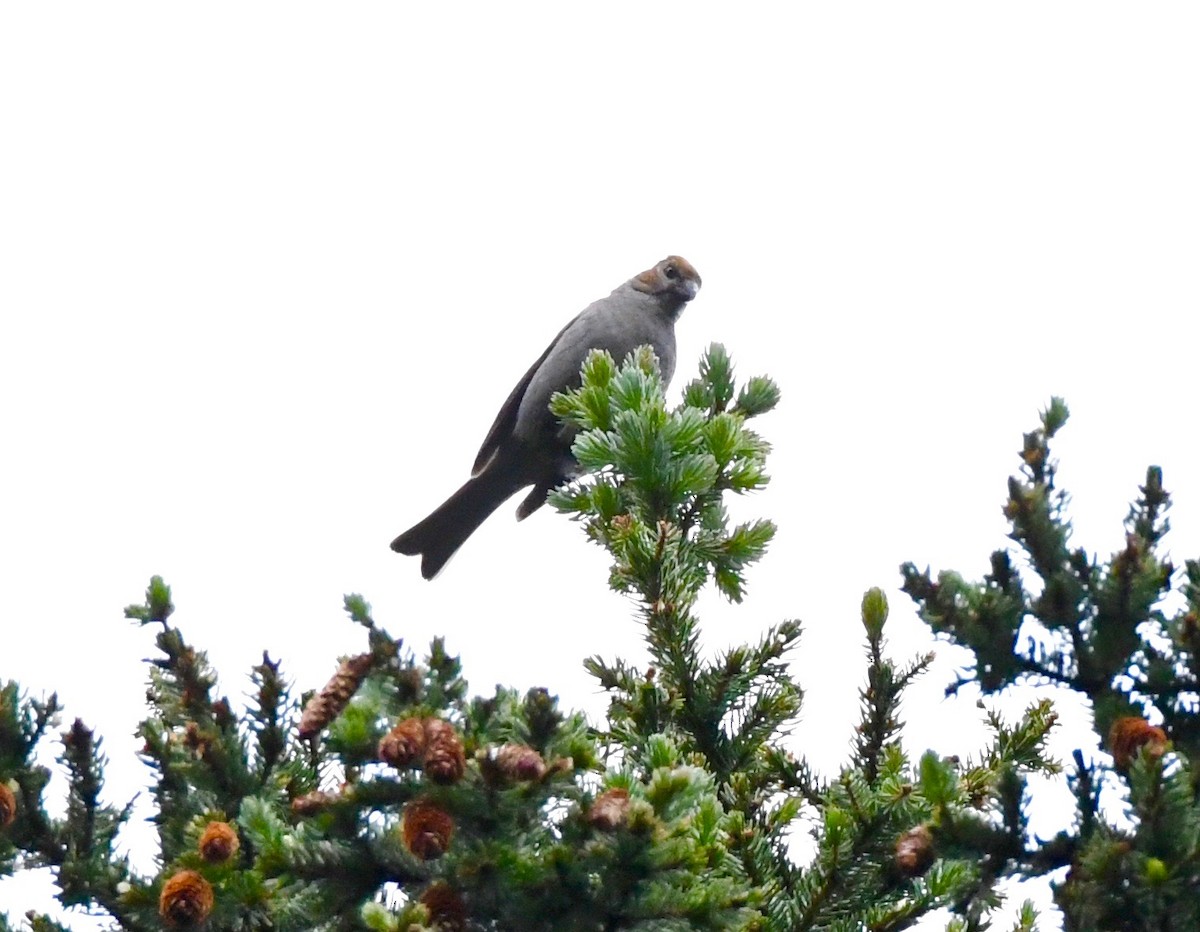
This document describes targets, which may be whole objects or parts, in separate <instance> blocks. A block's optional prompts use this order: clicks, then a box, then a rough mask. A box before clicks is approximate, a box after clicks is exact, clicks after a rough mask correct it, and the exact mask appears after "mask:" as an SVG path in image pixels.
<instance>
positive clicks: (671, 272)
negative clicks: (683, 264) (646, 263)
mask: <svg viewBox="0 0 1200 932" xmlns="http://www.w3.org/2000/svg"><path fill="white" fill-rule="evenodd" d="M663 275H665V276H667V278H670V279H672V280H673V279H676V278H678V277H679V273H678V272H677V271H675V266H673V265H668V266H667V267H666V268H665V269H663Z"/></svg>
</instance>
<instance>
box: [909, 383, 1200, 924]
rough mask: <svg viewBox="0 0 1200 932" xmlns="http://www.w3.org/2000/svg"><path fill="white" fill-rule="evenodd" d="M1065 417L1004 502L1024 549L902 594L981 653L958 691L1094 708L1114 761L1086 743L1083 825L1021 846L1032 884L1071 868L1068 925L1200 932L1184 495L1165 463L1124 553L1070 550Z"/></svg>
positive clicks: (1065, 884)
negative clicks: (1172, 485) (1105, 799)
mask: <svg viewBox="0 0 1200 932" xmlns="http://www.w3.org/2000/svg"><path fill="white" fill-rule="evenodd" d="M1067 417H1068V411H1067V407H1066V405H1065V404H1064V403H1063V401H1062V400H1061V399H1058V398H1055V399H1052V400H1051V402H1050V404H1049V406H1048V407H1047V408H1046V410H1045V411H1044V412H1043V413H1042V417H1041V426H1040V427H1039V428H1037V429H1036V430H1033V431H1031V432H1030V433H1027V434H1025V438H1024V444H1023V447H1022V450H1021V454H1020V455H1021V461H1022V467H1021V473H1020V475H1018V476H1014V477H1013V478H1011V479H1010V480H1009V484H1008V500H1007V502H1006V504H1005V506H1004V514H1005V516H1006V517H1007V519H1008V521H1009V524H1010V528H1011V530H1010V533H1009V537H1010V538H1011V540H1012V541H1013V543H1014V544H1015V547H1012V548H1009V549H1004V550H997V551H996V552H995V553H993V554H992V556H991V571H990V572H989V573H987V574H986V575H985V576H984V578H983V580H982V582H977V583H972V582H968V581H966V580H965V579H964V577H963V576H961V575H960V574H958V573H955V572H951V571H942V572H940V573H939V574H938V576H937V579H936V580H935V579H934V578H933V577H932V576H931V574H930V572H929V571H928V570H925V571H920V570H918V569H917V568H916V566H915V565H913V564H912V563H906V564H904V566H902V567H901V573H902V575H903V577H904V589H905V591H906V592H907V593H908V594H909V595H911V596H912V597H913V599H914V600H915V601H916V603H917V605H918V607H919V609H920V612H921V617H922V618H923V619H924V620H925V621H926V622H928V623H929V625H930V626H931V627H932V628H933V630H934V631H936V632H938V633H939V634H940V635H942V636H943V637H946V638H948V639H950V640H952V641H953V642H955V643H957V644H961V645H963V646H965V647H968V648H970V649H971V651H972V652H973V653H974V656H975V665H974V668H973V669H972V670H969V671H967V672H966V673H965V674H964V676H963V677H962V679H961V680H960V681H959V682H958V683H957V684H955V685H954V686H952V687H951V689H952V690H953V689H955V688H957V687H958V686H961V685H962V684H963V683H966V682H973V681H977V682H978V683H979V684H980V686H981V688H982V689H983V690H984V692H995V691H997V690H1001V689H1003V688H1005V687H1006V686H1010V685H1012V684H1015V683H1033V684H1057V685H1059V686H1061V687H1065V688H1069V689H1072V690H1075V691H1077V692H1078V693H1079V694H1081V695H1082V696H1084V697H1086V698H1087V700H1088V701H1089V704H1090V705H1091V708H1092V711H1093V715H1094V719H1095V728H1096V732H1097V734H1098V736H1100V737H1101V738H1102V739H1103V743H1104V745H1105V747H1106V748H1107V750H1108V751H1109V753H1110V755H1111V757H1108V756H1106V755H1102V754H1096V753H1095V752H1094V750H1093V749H1092V748H1087V749H1083V748H1081V749H1078V750H1076V751H1075V752H1074V755H1073V757H1074V773H1073V774H1072V775H1071V778H1070V779H1071V784H1072V788H1073V790H1074V795H1075V799H1076V805H1077V812H1076V819H1075V824H1074V825H1073V827H1072V828H1071V829H1069V830H1066V831H1063V832H1061V833H1060V834H1059V835H1058V836H1057V837H1055V838H1052V839H1050V840H1049V841H1041V840H1038V839H1034V840H1033V843H1032V844H1030V845H1029V846H1027V847H1025V846H1023V848H1022V850H1019V851H1014V855H1015V856H1016V857H1017V858H1018V859H1019V860H1020V861H1022V862H1023V863H1024V864H1025V868H1024V870H1025V872H1026V873H1028V874H1031V875H1036V874H1039V873H1045V872H1048V871H1052V870H1055V869H1057V868H1060V867H1067V866H1069V867H1070V870H1069V872H1068V873H1067V874H1066V877H1065V879H1064V880H1063V881H1062V882H1061V883H1059V884H1058V885H1057V887H1056V899H1057V902H1058V904H1059V905H1060V906H1061V907H1062V909H1063V913H1064V917H1065V923H1066V928H1067V929H1068V930H1072V932H1102V930H1103V932H1124V930H1129V932H1135V930H1136V932H1141V930H1146V932H1149V930H1157V932H1184V930H1195V929H1200V798H1198V794H1200V773H1198V772H1197V770H1196V768H1195V766H1194V763H1193V762H1194V761H1195V760H1196V759H1197V753H1200V715H1198V714H1197V713H1198V712H1200V622H1197V618H1198V617H1200V561H1196V560H1188V561H1187V563H1186V565H1185V567H1184V571H1183V573H1178V572H1177V571H1176V569H1175V567H1174V566H1173V564H1172V563H1171V562H1170V560H1169V559H1167V558H1166V557H1165V556H1164V555H1163V554H1162V543H1163V539H1164V537H1165V536H1166V534H1167V531H1168V530H1169V527H1170V524H1169V522H1168V520H1167V517H1166V513H1167V510H1168V509H1169V508H1170V505H1171V499H1170V495H1169V494H1168V493H1167V491H1166V489H1165V488H1164V486H1163V477H1162V470H1161V469H1160V468H1159V467H1157V466H1151V467H1150V468H1149V469H1147V471H1146V482H1145V485H1143V486H1141V488H1140V493H1141V494H1140V495H1139V497H1138V498H1137V500H1136V501H1135V502H1134V503H1133V505H1132V506H1131V507H1130V509H1129V515H1128V517H1127V518H1126V520H1125V538H1124V546H1122V547H1121V548H1120V549H1119V550H1117V551H1116V552H1114V553H1113V554H1112V556H1111V557H1110V558H1109V559H1107V560H1099V559H1097V558H1096V557H1094V556H1091V555H1089V554H1088V552H1087V551H1086V550H1085V549H1083V548H1082V547H1075V546H1073V545H1072V543H1071V523H1070V520H1069V518H1068V516H1067V505H1068V502H1069V496H1068V495H1067V493H1066V492H1065V491H1064V490H1063V489H1062V488H1060V487H1059V485H1058V484H1057V482H1056V478H1057V464H1056V463H1055V461H1054V459H1053V458H1052V457H1051V455H1050V441H1051V440H1052V439H1053V438H1054V436H1055V434H1056V433H1057V432H1058V431H1059V430H1060V429H1062V427H1063V425H1064V424H1066V422H1067ZM1172 606H1174V610H1172ZM1085 750H1086V752H1087V753H1085ZM1102 787H1110V788H1113V789H1115V790H1117V791H1119V793H1120V794H1121V796H1122V797H1123V799H1124V804H1125V811H1124V812H1123V813H1121V814H1120V817H1119V818H1115V819H1114V818H1112V817H1111V816H1108V817H1106V812H1105V810H1104V809H1102V807H1101V792H1100V791H1101V788H1102Z"/></svg>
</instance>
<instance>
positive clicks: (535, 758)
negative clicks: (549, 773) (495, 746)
mask: <svg viewBox="0 0 1200 932" xmlns="http://www.w3.org/2000/svg"><path fill="white" fill-rule="evenodd" d="M496 769H497V770H499V771H500V773H502V774H504V776H505V777H507V778H508V779H509V780H512V781H514V782H518V783H519V782H527V781H529V780H540V779H542V777H544V776H545V775H546V762H545V761H544V760H542V755H541V754H539V753H538V752H537V751H535V750H534V749H533V748H531V747H528V746H526V745H524V744H506V745H504V746H503V747H502V748H500V750H499V751H497V752H496Z"/></svg>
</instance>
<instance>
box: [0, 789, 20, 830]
mask: <svg viewBox="0 0 1200 932" xmlns="http://www.w3.org/2000/svg"><path fill="white" fill-rule="evenodd" d="M16 817H17V797H16V794H15V793H13V791H12V789H10V788H9V785H8V784H7V783H0V828H8V826H10V825H12V823H13V819H15V818H16Z"/></svg>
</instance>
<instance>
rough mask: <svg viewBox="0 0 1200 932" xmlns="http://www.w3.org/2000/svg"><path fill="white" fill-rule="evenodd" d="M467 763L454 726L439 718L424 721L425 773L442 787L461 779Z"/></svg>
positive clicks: (460, 740)
mask: <svg viewBox="0 0 1200 932" xmlns="http://www.w3.org/2000/svg"><path fill="white" fill-rule="evenodd" d="M466 766H467V761H466V758H465V757H464V756H463V745H462V739H461V738H460V737H459V736H458V732H457V731H455V730H454V726H453V725H451V724H450V723H449V722H447V721H443V720H442V719H440V718H427V719H425V773H426V775H427V776H428V777H429V779H430V780H432V781H433V782H434V783H441V784H442V785H443V786H445V785H448V784H451V783H457V782H458V781H459V780H461V779H462V775H463V772H464V771H465V770H466Z"/></svg>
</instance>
